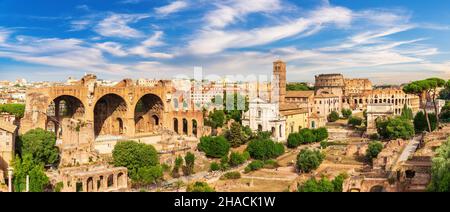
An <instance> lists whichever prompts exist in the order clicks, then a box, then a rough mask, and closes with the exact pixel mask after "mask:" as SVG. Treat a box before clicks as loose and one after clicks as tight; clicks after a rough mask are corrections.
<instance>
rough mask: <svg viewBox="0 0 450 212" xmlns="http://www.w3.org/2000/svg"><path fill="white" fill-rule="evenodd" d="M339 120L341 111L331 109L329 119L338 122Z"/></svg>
mask: <svg viewBox="0 0 450 212" xmlns="http://www.w3.org/2000/svg"><path fill="white" fill-rule="evenodd" d="M337 120H339V113H338V112H336V111H331V113H330V114H329V115H328V121H329V122H336V121H337Z"/></svg>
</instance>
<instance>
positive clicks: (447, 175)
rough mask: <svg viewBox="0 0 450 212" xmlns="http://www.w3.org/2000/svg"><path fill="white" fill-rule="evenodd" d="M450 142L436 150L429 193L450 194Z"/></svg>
mask: <svg viewBox="0 0 450 212" xmlns="http://www.w3.org/2000/svg"><path fill="white" fill-rule="evenodd" d="M449 170H450V140H447V141H446V142H444V143H443V144H442V145H441V146H440V147H439V148H438V149H436V156H435V157H434V158H433V163H432V167H431V182H430V185H429V186H428V191H431V192H449V191H450V171H449Z"/></svg>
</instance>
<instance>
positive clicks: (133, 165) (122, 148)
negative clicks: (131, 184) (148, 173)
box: [112, 141, 159, 181]
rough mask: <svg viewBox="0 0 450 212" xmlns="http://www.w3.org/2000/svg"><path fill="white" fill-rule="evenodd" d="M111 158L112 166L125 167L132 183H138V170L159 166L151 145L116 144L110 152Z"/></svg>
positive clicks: (135, 143)
mask: <svg viewBox="0 0 450 212" xmlns="http://www.w3.org/2000/svg"><path fill="white" fill-rule="evenodd" d="M112 157H113V164H114V166H117V167H119V166H122V167H126V168H127V169H128V175H129V176H130V177H131V179H132V180H133V181H139V177H140V176H139V175H138V170H139V169H140V168H143V167H147V168H149V167H152V166H156V165H159V158H158V152H156V149H155V148H154V147H153V146H152V145H147V144H142V143H137V142H135V141H122V142H118V143H117V144H116V146H115V147H114V149H113V151H112Z"/></svg>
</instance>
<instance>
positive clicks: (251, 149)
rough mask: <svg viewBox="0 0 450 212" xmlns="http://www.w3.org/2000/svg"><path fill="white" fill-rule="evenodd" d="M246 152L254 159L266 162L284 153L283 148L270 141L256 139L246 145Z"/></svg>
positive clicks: (279, 144)
mask: <svg viewBox="0 0 450 212" xmlns="http://www.w3.org/2000/svg"><path fill="white" fill-rule="evenodd" d="M247 152H248V153H250V156H251V157H252V158H254V159H258V160H268V159H271V158H277V157H278V156H280V155H282V154H283V153H284V146H283V144H281V143H275V142H274V141H272V140H270V139H261V140H258V139H257V140H253V141H250V143H248V146H247Z"/></svg>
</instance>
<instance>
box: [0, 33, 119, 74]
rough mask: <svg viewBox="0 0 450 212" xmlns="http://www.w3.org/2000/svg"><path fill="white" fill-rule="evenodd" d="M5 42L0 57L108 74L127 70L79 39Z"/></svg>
mask: <svg viewBox="0 0 450 212" xmlns="http://www.w3.org/2000/svg"><path fill="white" fill-rule="evenodd" d="M11 42H12V43H7V44H5V45H2V48H0V57H5V58H10V59H13V60H16V61H21V62H26V63H32V64H39V65H45V66H50V67H59V68H64V69H70V70H79V71H89V72H97V73H108V74H123V73H127V70H126V69H125V66H124V65H121V64H114V63H111V62H109V61H106V60H105V58H104V57H103V55H102V52H101V51H100V50H99V49H97V48H92V47H89V45H88V44H86V43H85V42H83V41H82V40H78V39H59V38H49V39H41V38H35V37H28V36H19V37H17V40H15V41H14V42H13V41H11Z"/></svg>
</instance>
